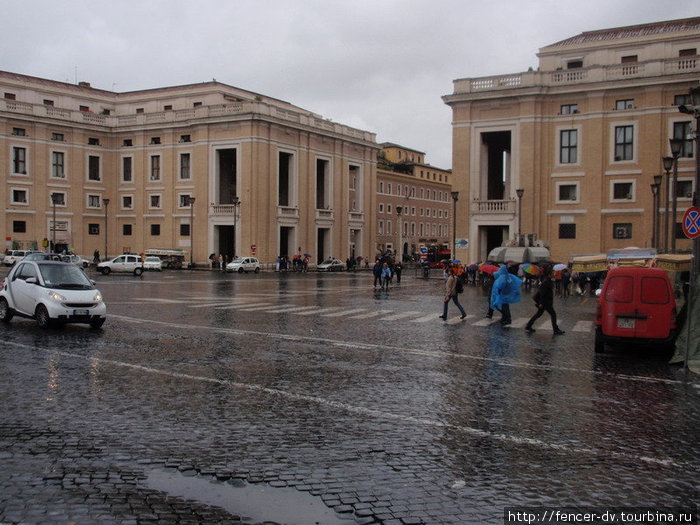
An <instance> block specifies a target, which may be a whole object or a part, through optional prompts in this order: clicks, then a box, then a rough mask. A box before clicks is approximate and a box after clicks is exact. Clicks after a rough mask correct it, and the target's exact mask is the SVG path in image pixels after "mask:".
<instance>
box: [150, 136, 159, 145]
mask: <svg viewBox="0 0 700 525" xmlns="http://www.w3.org/2000/svg"><path fill="white" fill-rule="evenodd" d="M151 144H160V137H151Z"/></svg>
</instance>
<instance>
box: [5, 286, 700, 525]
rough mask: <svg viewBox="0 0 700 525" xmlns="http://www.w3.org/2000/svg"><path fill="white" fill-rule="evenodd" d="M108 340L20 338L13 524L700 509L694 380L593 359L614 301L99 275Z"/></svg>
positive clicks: (16, 342) (372, 519) (12, 355)
mask: <svg viewBox="0 0 700 525" xmlns="http://www.w3.org/2000/svg"><path fill="white" fill-rule="evenodd" d="M96 279H97V281H98V286H99V287H100V289H101V290H102V292H103V294H104V295H105V297H106V300H107V303H108V311H109V319H108V321H107V323H106V324H105V326H104V328H103V329H102V330H101V331H92V330H89V329H87V328H84V327H81V326H76V327H67V328H64V329H60V330H49V331H41V330H39V329H38V328H37V327H36V325H35V323H34V322H33V321H29V320H21V319H17V318H15V319H14V320H13V321H12V323H10V324H9V325H2V326H0V337H1V338H2V341H3V343H2V352H0V372H1V373H2V378H3V380H2V382H1V383H0V394H1V395H2V400H3V402H2V405H1V406H2V408H0V413H1V414H2V418H1V419H0V465H2V469H0V523H28V524H29V523H32V524H33V523H78V524H83V523H260V522H263V521H269V522H278V523H298V524H313V523H330V524H334V523H360V524H364V523H385V524H400V523H403V524H408V523H435V524H442V523H467V524H469V523H502V519H503V509H504V507H506V506H513V505H527V506H540V505H546V506H560V505H566V506H597V507H601V506H617V507H619V506H638V505H642V506H669V505H675V506H684V505H688V504H690V503H695V502H696V501H697V500H698V497H697V496H698V494H697V472H698V471H699V470H700V469H699V467H700V461H699V456H700V446H699V445H700V443H698V436H699V435H700V432H698V430H699V429H700V426H699V424H698V423H699V421H700V418H699V417H698V416H699V412H700V410H699V406H700V405H699V404H698V401H699V400H700V389H699V384H700V383H699V382H698V378H697V376H691V378H690V381H686V380H685V378H684V376H683V373H682V370H681V369H679V368H676V367H670V366H668V365H666V364H665V361H664V360H663V359H661V358H659V357H658V356H656V355H654V352H651V351H648V350H647V351H643V350H640V349H622V350H617V351H614V352H610V353H608V354H603V355H599V356H595V355H594V353H593V346H592V339H593V332H592V326H593V319H594V301H593V300H592V299H588V298H569V299H567V300H566V301H557V303H556V306H557V310H558V312H559V314H560V318H561V322H560V325H561V326H562V328H563V329H564V330H566V331H567V333H566V335H564V336H560V337H555V336H553V335H552V333H551V328H549V330H548V326H547V325H548V319H547V316H544V317H543V318H542V319H541V320H540V322H538V325H536V328H538V330H537V332H536V333H535V334H532V335H528V334H526V333H525V331H524V330H523V329H522V327H523V326H524V323H525V321H526V320H527V318H528V317H529V316H530V315H531V314H532V313H533V310H532V303H531V301H529V300H527V299H525V300H524V301H523V303H521V304H518V305H515V306H514V307H513V319H514V322H513V325H511V327H502V326H500V325H499V324H498V323H492V322H490V321H489V320H486V319H484V318H483V314H484V313H485V308H486V299H485V298H484V297H483V296H482V295H481V293H480V290H478V289H475V288H469V289H467V291H466V292H465V294H464V295H463V297H462V302H463V304H464V305H465V307H466V309H467V312H468V313H469V314H470V317H468V318H467V319H465V320H464V321H460V320H459V319H458V318H457V317H456V310H454V307H451V308H450V320H449V321H448V322H446V323H444V322H442V321H440V320H439V319H438V318H437V315H438V314H439V313H441V283H440V281H439V280H432V281H424V280H421V279H414V278H413V276H412V275H410V274H409V275H407V276H406V277H405V279H404V281H403V282H402V283H401V285H398V286H395V287H394V288H393V289H391V290H389V292H384V291H377V290H373V288H372V286H371V278H370V277H369V276H368V274H353V275H348V274H342V275H327V276H321V275H316V274H305V275H281V276H279V275H272V274H261V275H257V276H255V275H252V274H251V275H220V274H218V273H209V272H195V273H188V272H182V273H168V272H164V273H163V274H148V275H146V276H145V277H144V278H143V279H136V278H133V277H131V276H118V275H110V276H108V277H102V276H97V277H96Z"/></svg>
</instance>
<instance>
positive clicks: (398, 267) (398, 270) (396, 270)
mask: <svg viewBox="0 0 700 525" xmlns="http://www.w3.org/2000/svg"><path fill="white" fill-rule="evenodd" d="M402 271H403V265H402V264H401V261H396V264H394V273H395V274H396V284H399V283H400V282H401V272H402Z"/></svg>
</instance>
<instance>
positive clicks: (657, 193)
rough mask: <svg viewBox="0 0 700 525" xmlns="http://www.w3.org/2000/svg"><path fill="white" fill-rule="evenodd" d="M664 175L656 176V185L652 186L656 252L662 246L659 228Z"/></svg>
mask: <svg viewBox="0 0 700 525" xmlns="http://www.w3.org/2000/svg"><path fill="white" fill-rule="evenodd" d="M663 179H664V176H663V175H654V184H652V190H651V191H652V192H653V193H654V233H653V237H654V248H655V249H656V251H657V252H658V251H660V250H659V245H660V244H661V239H660V234H659V226H660V224H659V223H660V222H661V216H660V214H659V213H660V212H659V208H660V207H661V182H662V181H663Z"/></svg>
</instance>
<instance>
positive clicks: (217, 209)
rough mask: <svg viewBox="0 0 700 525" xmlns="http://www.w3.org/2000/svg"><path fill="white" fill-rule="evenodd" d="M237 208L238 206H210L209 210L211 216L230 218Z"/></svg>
mask: <svg viewBox="0 0 700 525" xmlns="http://www.w3.org/2000/svg"><path fill="white" fill-rule="evenodd" d="M238 206H239V205H238V204H211V205H210V209H211V214H212V215H217V216H220V217H221V216H230V217H232V216H233V214H234V213H236V208H238Z"/></svg>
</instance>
